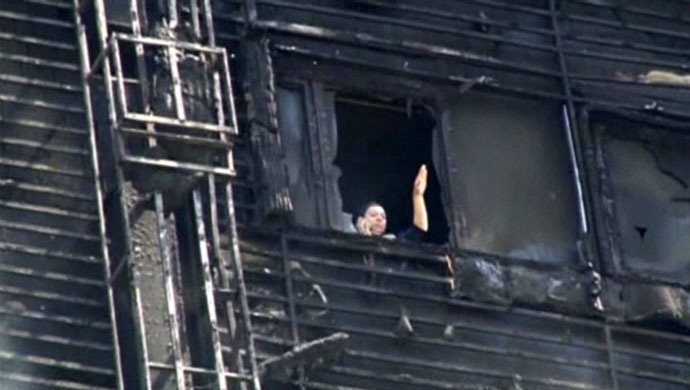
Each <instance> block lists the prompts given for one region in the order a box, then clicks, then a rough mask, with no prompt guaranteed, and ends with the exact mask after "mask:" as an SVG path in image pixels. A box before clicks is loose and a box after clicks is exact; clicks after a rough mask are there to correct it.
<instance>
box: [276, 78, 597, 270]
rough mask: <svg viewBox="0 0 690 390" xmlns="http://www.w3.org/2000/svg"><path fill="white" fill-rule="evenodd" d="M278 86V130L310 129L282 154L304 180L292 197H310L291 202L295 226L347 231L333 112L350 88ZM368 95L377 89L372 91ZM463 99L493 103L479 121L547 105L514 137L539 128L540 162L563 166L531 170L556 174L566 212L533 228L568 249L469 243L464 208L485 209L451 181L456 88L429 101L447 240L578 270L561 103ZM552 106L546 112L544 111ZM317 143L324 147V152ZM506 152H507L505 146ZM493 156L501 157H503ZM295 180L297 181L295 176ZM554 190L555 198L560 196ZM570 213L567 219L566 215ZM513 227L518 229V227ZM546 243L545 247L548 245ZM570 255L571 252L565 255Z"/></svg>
mask: <svg viewBox="0 0 690 390" xmlns="http://www.w3.org/2000/svg"><path fill="white" fill-rule="evenodd" d="M280 85H281V86H280V87H279V88H277V94H278V95H279V98H278V99H277V100H278V103H279V109H278V112H279V122H280V125H281V128H282V129H281V131H282V132H285V131H290V132H293V133H295V132H296V131H298V130H299V129H298V127H299V128H301V129H304V130H306V131H302V133H301V135H299V134H293V135H292V136H291V137H287V138H286V137H285V136H283V139H282V143H283V150H284V152H285V156H284V158H285V161H286V162H288V164H286V165H287V166H288V168H287V169H288V172H289V173H290V172H291V171H292V172H293V174H288V176H289V177H293V178H294V176H295V174H299V176H300V177H301V179H300V180H298V181H299V183H295V182H293V183H291V188H290V190H291V192H294V191H295V190H298V191H302V192H303V194H304V193H307V192H308V196H302V199H301V200H300V199H296V198H293V205H294V206H295V210H296V212H295V213H294V217H295V222H297V224H298V225H302V226H307V227H312V228H321V229H333V230H347V229H346V228H345V226H346V225H347V222H348V218H349V217H348V216H346V215H343V214H342V213H341V210H342V205H343V199H342V198H341V196H340V189H339V186H338V178H339V176H340V171H339V170H338V167H336V166H335V163H334V162H335V161H334V160H335V151H336V150H337V149H338V146H337V138H338V134H337V129H336V123H335V112H334V110H333V107H334V99H335V94H336V92H335V91H337V90H339V89H341V90H342V89H345V87H343V86H338V85H325V84H324V83H322V82H320V81H295V80H292V82H282V83H281V84H280ZM368 93H373V92H372V91H368ZM281 95H282V97H281ZM466 95H467V96H470V98H469V99H470V100H472V99H474V98H473V97H472V96H478V95H479V96H481V99H484V103H489V104H488V105H487V104H484V109H485V111H486V110H488V111H486V112H484V113H483V114H482V113H481V112H480V111H478V112H477V114H476V115H479V116H482V115H484V116H486V115H488V114H487V113H491V112H494V113H496V115H501V114H500V113H502V112H506V113H507V115H509V114H511V113H510V111H505V106H506V104H505V103H506V102H512V103H513V104H515V105H517V106H518V107H517V108H515V109H513V113H515V112H516V110H517V111H519V110H520V109H521V107H522V106H520V105H525V106H529V107H527V108H530V107H531V108H532V109H531V110H527V109H525V110H523V112H525V113H528V114H526V115H532V114H533V112H534V108H538V107H543V108H544V112H546V111H548V112H549V114H548V115H546V113H545V114H544V118H543V120H542V119H537V120H536V121H535V122H534V123H531V124H525V125H524V126H523V129H522V130H520V131H521V132H522V133H519V134H517V133H516V134H515V135H516V137H514V138H515V139H518V138H519V137H521V136H524V135H529V131H530V130H529V127H530V125H535V126H536V127H539V129H536V130H534V131H535V133H534V134H533V136H534V138H539V139H538V140H536V141H535V142H536V143H537V144H539V145H537V149H532V151H535V150H536V151H537V152H539V153H541V154H543V161H542V160H540V161H542V162H544V161H546V162H554V161H555V162H556V163H557V164H558V165H559V167H558V169H557V170H556V171H553V170H550V165H554V164H543V165H545V166H546V167H542V166H540V165H539V164H537V162H538V161H536V162H535V165H534V166H533V167H532V168H531V169H533V170H534V171H535V172H537V173H535V175H537V176H540V175H551V177H555V179H553V180H551V181H550V182H549V183H547V184H550V185H551V187H550V188H551V196H552V197H553V198H554V202H553V203H554V205H553V206H554V207H552V209H554V210H557V209H559V208H563V209H566V211H564V212H563V213H561V214H563V215H560V214H559V215H557V216H555V217H554V218H556V217H558V218H560V217H562V218H560V219H561V220H562V221H560V222H558V223H554V224H555V226H552V227H544V226H537V228H536V229H537V230H539V229H541V230H540V231H538V232H537V233H535V234H537V235H539V234H541V235H544V234H547V233H548V232H549V231H551V230H558V229H560V232H561V233H563V234H561V235H560V236H559V238H556V239H554V240H555V241H558V242H557V243H555V244H554V243H553V242H551V244H554V245H561V246H563V247H564V248H565V249H564V250H562V251H558V252H559V254H556V255H546V254H532V255H530V256H527V255H524V254H523V255H520V254H516V252H515V251H514V250H513V251H502V250H498V251H495V250H492V248H490V247H484V246H481V245H479V246H472V245H469V246H468V234H469V231H470V230H471V229H468V221H467V215H466V210H467V209H468V208H472V207H478V208H481V207H482V206H481V205H473V204H471V203H470V204H468V203H467V201H466V199H463V196H462V194H460V193H459V192H458V191H457V189H455V188H454V185H452V184H451V183H453V181H454V180H456V181H457V177H456V175H457V172H458V167H459V165H461V164H462V161H461V157H462V156H459V155H458V153H461V152H460V151H459V150H457V148H455V146H457V145H453V142H456V141H453V140H452V137H453V134H454V133H458V131H459V129H458V128H457V124H453V120H452V119H451V118H450V117H449V114H448V111H449V110H452V109H453V107H454V105H457V102H458V101H460V102H462V101H463V99H465V97H464V95H463V94H458V93H457V91H455V92H451V93H444V94H442V95H438V94H437V95H435V97H434V98H433V99H428V100H430V101H432V105H433V108H434V110H433V111H434V116H435V119H436V122H437V129H436V130H435V131H434V133H433V137H434V140H433V141H434V144H435V145H434V149H435V151H434V155H433V159H434V166H435V168H436V171H437V174H438V177H439V181H440V196H441V199H442V204H443V209H444V213H445V217H446V220H447V222H448V224H449V225H451V226H450V227H451V229H450V234H449V241H450V243H451V244H452V246H453V247H455V248H459V249H472V250H477V251H479V252H485V253H487V254H491V255H499V256H505V257H507V258H514V259H518V260H530V261H534V262H551V263H558V264H562V265H566V266H580V265H581V264H580V263H579V261H580V260H582V257H583V256H582V253H580V251H581V249H582V248H581V246H582V244H583V243H582V240H583V237H582V235H581V230H580V229H578V226H579V225H581V224H583V223H588V222H587V221H588V218H589V217H588V215H587V214H586V213H585V212H584V211H583V210H584V204H583V201H582V194H581V191H582V189H581V188H580V189H579V192H580V194H578V190H576V188H575V184H574V183H575V180H576V179H577V178H576V177H575V171H576V170H577V169H578V168H576V164H577V162H576V160H575V158H574V156H573V153H574V151H573V150H572V145H570V144H569V140H568V139H567V137H570V136H571V134H570V133H569V130H570V129H569V125H570V124H569V123H568V120H567V119H566V115H567V114H566V112H565V109H564V107H563V106H562V105H561V104H560V103H559V102H557V101H551V100H544V101H542V100H534V99H525V98H524V97H523V98H517V97H515V96H504V95H500V94H496V93H487V92H475V91H471V92H466ZM494 100H495V102H496V104H495V105H494V106H493V107H491V105H492V103H491V102H492V101H494ZM287 101H290V102H289V103H288V104H290V105H291V106H292V108H290V109H289V110H288V111H289V112H291V113H292V114H291V115H287V112H285V110H284V109H285V107H283V109H281V107H280V104H281V102H282V104H286V102H287ZM547 107H548V108H549V110H546V108H547ZM522 108H524V107H522ZM295 113H297V114H295ZM491 115H494V114H491ZM491 115H488V116H491ZM290 116H291V117H290ZM474 120H475V122H474V126H475V127H476V121H477V120H479V121H481V118H474ZM469 122H472V121H469ZM286 126H287V127H286ZM470 126H473V125H470ZM468 131H469V133H467V134H470V133H478V132H481V131H482V129H481V128H471V129H469V130H468ZM540 134H541V135H540ZM297 136H301V137H305V136H306V139H301V140H299V141H298V142H297V144H294V143H295V141H296V139H297V138H296V137H297ZM288 138H292V139H288ZM549 140H551V141H555V142H554V143H557V144H558V145H554V146H553V147H552V146H548V145H547V146H545V145H544V144H545V143H548V142H549ZM319 145H321V146H323V147H319ZM484 146H486V145H484ZM506 150H508V148H507V149H506ZM529 151H530V150H529V149H526V150H523V152H525V153H523V154H522V155H523V156H524V155H526V152H529ZM482 153H483V152H482ZM486 153H487V155H490V154H491V151H490V150H486ZM551 154H554V155H555V157H553V156H551ZM518 156H519V155H518ZM496 157H497V158H498V159H500V158H501V157H502V156H496ZM547 160H548V161H547ZM296 161H299V163H298V165H297V166H295V162H296ZM300 164H301V165H300ZM290 165H292V168H290ZM528 168H529V167H528ZM504 179H505V178H504ZM290 180H291V181H292V179H290ZM556 182H557V183H556ZM499 184H500V183H499ZM556 184H559V185H556ZM535 188H536V187H535ZM532 189H534V188H532ZM507 190H508V189H507ZM310 191H311V192H310ZM555 192H558V193H557V194H556V193H555ZM534 193H535V192H534V191H532V193H531V194H532V195H533V194H534ZM578 195H579V196H578ZM298 198H299V197H298ZM545 199H546V198H545ZM300 201H306V202H307V204H304V205H300V204H299V202H300ZM504 203H505V202H504ZM542 203H543V202H542ZM310 205H311V207H310ZM503 206H505V207H506V208H520V207H523V206H524V205H523V206H520V205H517V204H515V205H511V204H509V203H505V204H503ZM533 206H534V207H536V209H538V207H539V206H538V205H533ZM300 209H301V210H309V212H310V213H311V214H309V213H307V214H305V213H304V212H299V210H300ZM536 209H535V210H536ZM539 210H541V209H539ZM540 212H541V211H535V213H540ZM565 214H568V215H567V216H565ZM518 217H524V215H522V214H521V215H519V216H518ZM544 221H546V219H544V220H543V221H540V222H544ZM509 222H510V221H506V226H508V225H509ZM470 223H472V221H470ZM518 225H520V223H519V221H515V225H514V227H516V226H518ZM542 225H543V224H542ZM511 229H512V230H517V229H516V228H511ZM565 236H567V237H565ZM564 237H565V238H564ZM523 238H524V237H523ZM516 240H517V241H520V240H521V238H520V237H518V238H516ZM554 240H552V241H554ZM559 240H560V241H559ZM533 244H534V243H533ZM525 245H527V244H525ZM544 246H545V247H547V246H548V243H547V245H544ZM547 249H549V248H547ZM566 252H567V255H566V254H563V253H566Z"/></svg>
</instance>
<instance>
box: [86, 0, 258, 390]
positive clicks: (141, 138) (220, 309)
mask: <svg viewBox="0 0 690 390" xmlns="http://www.w3.org/2000/svg"><path fill="white" fill-rule="evenodd" d="M74 1H75V10H77V11H76V13H77V16H76V19H77V21H78V23H79V24H80V26H79V28H80V29H81V30H80V31H84V29H85V27H84V24H83V23H81V15H80V12H81V11H83V9H84V8H85V7H84V4H82V3H80V1H79V0H74ZM89 5H93V11H94V13H95V19H96V20H95V24H96V28H97V32H98V50H99V54H98V56H96V57H95V59H94V60H93V62H92V63H90V57H89V54H88V49H87V42H86V39H85V34H82V36H83V37H84V39H82V42H80V46H81V51H82V56H83V58H85V59H86V60H85V61H83V62H84V64H83V68H84V69H83V72H84V74H85V77H84V86H85V94H86V101H87V105H88V106H89V109H90V110H89V111H92V109H91V107H90V106H91V104H92V102H93V99H92V97H91V96H90V93H91V92H90V89H89V88H88V86H89V82H90V81H91V80H93V78H94V77H95V76H96V75H101V76H102V78H103V94H104V95H105V96H104V100H105V101H106V102H107V112H108V122H109V136H110V139H111V141H112V143H113V147H114V149H115V153H116V154H117V158H116V159H117V162H118V164H117V165H118V166H117V167H116V169H115V170H116V173H117V174H116V176H117V196H118V198H119V199H118V202H119V208H120V209H121V213H120V214H121V219H122V221H121V222H122V226H123V227H122V228H123V229H124V231H123V233H122V235H123V236H124V239H123V240H124V241H125V243H124V246H125V249H124V255H122V259H119V261H115V262H114V265H113V267H112V268H113V269H112V270H111V271H112V276H111V277H110V280H109V283H110V285H111V286H112V285H113V284H114V283H115V282H116V281H117V279H118V278H121V277H123V276H122V275H123V274H129V278H130V280H129V296H130V300H131V308H132V309H131V311H132V313H131V316H132V318H133V323H134V329H135V336H136V337H135V344H136V346H137V357H138V370H139V372H140V374H139V382H140V388H143V389H177V390H184V389H191V388H195V387H197V386H208V387H210V388H217V389H220V390H225V389H228V388H232V389H234V388H240V389H242V390H245V389H247V388H250V389H253V390H259V389H260V388H261V384H260V380H259V370H258V365H257V357H256V352H255V348H254V339H253V335H252V332H251V321H250V315H249V306H248V301H247V292H246V287H245V284H244V277H243V271H242V259H241V255H240V250H239V239H238V236H237V228H236V220H235V211H234V204H233V197H232V188H231V185H230V181H229V179H230V177H231V176H233V175H234V167H233V158H232V151H231V148H232V142H233V140H234V137H235V136H236V135H237V126H236V119H235V111H234V102H233V97H232V86H231V78H230V71H229V64H228V59H227V54H226V52H225V49H223V48H218V47H216V46H215V38H214V35H213V34H214V32H213V21H212V15H211V5H210V0H204V1H203V4H202V5H201V7H199V5H198V3H197V1H190V4H189V5H188V7H187V9H186V10H187V11H188V13H187V14H186V15H187V16H188V17H189V18H191V25H192V28H193V36H194V37H195V38H196V39H197V40H199V39H200V38H201V37H202V36H205V37H206V40H207V44H206V45H202V44H199V43H196V42H185V41H182V40H178V39H166V38H165V37H163V38H161V37H160V36H158V37H151V36H144V35H142V29H141V26H142V21H141V20H140V18H139V10H140V6H139V4H138V2H137V1H136V0H131V1H130V15H131V34H122V33H109V31H108V25H107V18H106V7H105V3H104V1H103V0H93V2H92V3H91V4H89ZM178 10H179V7H178V4H177V1H174V0H170V1H169V2H168V15H169V18H168V22H169V23H168V26H167V27H168V28H169V29H170V30H169V31H174V29H175V28H176V27H177V26H178V23H179V20H178V19H179V17H180V16H181V15H178ZM202 28H205V29H206V31H204V32H205V34H202ZM149 31H150V29H149ZM125 47H128V48H130V49H133V53H134V56H130V57H127V58H128V59H134V60H135V61H136V72H135V73H134V74H132V73H129V74H127V73H126V71H125V68H124V66H123V58H124V56H125V54H123V50H125V49H123V48H125ZM147 55H148V56H147ZM156 56H158V57H156ZM151 58H158V59H161V58H162V59H163V61H164V63H165V64H166V65H167V66H168V68H169V69H166V70H168V71H169V74H168V76H166V77H169V80H170V81H171V83H170V87H171V94H170V95H169V96H171V97H172V100H173V105H174V114H173V115H165V114H161V113H159V112H156V110H155V109H153V108H152V106H151V102H150V99H151V96H152V92H151V90H150V87H151V85H152V84H151V82H150V80H149V79H150V76H151V72H152V69H151V64H150V62H147V61H148V60H150V59H151ZM180 60H182V61H187V66H189V63H191V64H192V66H195V65H198V64H203V65H207V64H211V65H210V66H208V68H204V69H209V68H210V79H211V80H212V90H213V91H212V95H213V106H214V111H215V118H214V119H215V120H214V121H208V120H200V119H197V118H193V117H191V116H190V115H189V113H188V112H187V107H185V99H184V96H185V91H183V84H184V81H185V80H184V75H183V74H181V71H180V64H179V61H180ZM157 65H159V64H157ZM203 65H202V66H203ZM154 68H156V69H154V70H153V71H159V70H160V68H157V67H156V65H154ZM113 71H114V74H113ZM132 85H133V86H134V87H132ZM187 93H189V91H187ZM202 94H203V92H202ZM132 95H134V96H135V97H134V98H133V97H132ZM128 100H129V102H128ZM92 119H93V120H92V121H91V123H90V124H89V125H90V127H91V129H92V132H93V133H94V134H95V133H96V130H95V127H96V122H98V119H96V118H92ZM161 144H164V145H166V146H168V149H170V150H169V152H170V153H168V154H167V155H164V156H161V155H156V154H152V153H151V151H156V152H158V151H159V150H160V149H161V148H160V147H159V145H161ZM95 145H96V143H95V142H94V145H93V148H94V149H95V147H96V146H95ZM195 147H196V148H204V149H208V150H211V151H212V152H215V154H212V155H211V156H212V158H209V159H206V160H202V161H195V160H194V158H195V156H194V153H187V154H186V155H185V153H184V151H188V150H190V149H191V148H195ZM185 148H186V149H185ZM173 150H174V151H177V152H178V153H172V151H173ZM180 150H181V151H182V152H179V151H180ZM197 150H198V149H197ZM190 154H191V155H192V156H191V158H190V157H189V155H190ZM125 167H127V168H129V171H127V170H126V169H125ZM133 170H134V171H136V170H140V171H143V172H145V173H147V174H148V175H146V179H148V180H151V181H154V182H155V181H156V180H157V179H158V177H159V176H160V177H167V178H170V177H172V178H182V179H181V180H186V179H188V178H196V179H198V178H200V177H202V176H203V177H204V178H205V179H206V180H205V181H199V180H196V181H193V180H190V182H193V183H194V184H193V185H191V186H190V191H191V199H192V203H191V204H192V207H191V210H190V213H191V215H190V216H188V217H184V213H182V212H177V211H176V212H175V213H170V209H172V208H175V207H174V206H172V205H170V204H169V203H172V202H171V201H169V200H168V198H167V196H166V194H164V190H162V189H160V188H155V189H154V190H152V192H151V195H150V197H147V196H145V194H143V193H142V192H140V191H138V190H136V189H134V188H132V185H131V184H130V182H131V180H132V178H131V177H128V176H129V174H128V173H127V172H132V171H133ZM166 175H167V176H166ZM128 180H129V181H128ZM173 182H174V180H173ZM204 182H205V183H206V185H207V200H208V201H207V202H204V201H203V200H204V197H203V194H204V191H203V190H202V188H201V187H202V186H201V184H199V183H204ZM217 183H221V184H222V186H224V187H225V188H224V190H225V194H224V195H225V196H226V203H224V204H223V205H222V206H220V207H219V206H218V205H217V203H216V202H217V199H216V197H217V194H216V184H217ZM151 206H152V207H151ZM219 209H220V210H219ZM219 212H221V213H222V214H223V215H222V216H223V217H224V219H225V220H226V221H227V224H228V225H227V234H228V235H229V240H230V243H231V250H230V256H229V257H230V259H229V260H228V259H225V257H224V256H223V255H222V254H221V252H220V231H219V228H218V220H219V215H218V213H219ZM178 218H179V219H182V218H184V219H185V222H187V223H188V225H189V226H190V229H191V230H193V232H192V233H191V235H192V236H193V239H191V240H189V241H191V242H194V245H190V246H192V247H194V248H187V252H189V253H186V254H182V253H179V254H178V252H177V250H178V249H179V245H180V244H179V242H178V238H179V234H180V232H178V231H177V230H178V229H179V227H180V226H185V225H181V224H180V223H177V222H179V221H177V219H178ZM190 229H187V230H190ZM183 230H184V228H183ZM207 231H209V232H210V234H209V235H207ZM207 236H210V243H209V239H208V238H207ZM147 243H148V244H149V245H144V244H147ZM152 243H155V244H154V245H151V244H152ZM152 248H153V249H152ZM147 249H148V250H149V251H150V253H147ZM185 255H188V257H189V259H185V261H182V257H183V256H185ZM189 262H194V263H193V265H192V266H191V267H192V268H194V269H196V270H198V271H197V272H198V273H199V275H198V280H199V281H200V284H201V286H198V287H200V289H201V291H202V292H201V293H200V298H199V301H198V302H203V303H202V304H201V306H203V307H196V308H195V310H197V311H198V312H200V313H204V318H203V319H204V321H201V322H204V323H203V324H201V325H199V327H200V328H202V329H203V332H205V333H206V334H205V336H204V337H206V339H207V340H209V341H210V342H211V346H210V348H209V346H208V345H202V346H201V348H202V349H204V348H205V349H206V351H204V352H203V355H204V356H206V357H207V359H210V360H212V364H207V365H204V366H203V367H202V366H199V365H198V364H194V362H193V360H194V359H193V358H192V357H190V355H191V354H193V352H191V347H190V346H189V345H187V344H185V339H184V335H185V332H186V329H185V328H184V327H185V325H184V323H185V321H184V316H185V313H184V310H181V309H184V308H185V302H184V300H185V299H186V298H184V297H183V294H182V291H181V289H182V287H180V286H181V283H180V281H179V279H180V278H181V276H180V273H181V272H182V271H181V269H182V268H184V267H190V265H189ZM123 269H127V270H129V272H128V273H126V272H124V271H123ZM214 271H216V272H214ZM214 274H218V275H219V278H217V279H219V280H218V281H215V280H216V278H214ZM214 284H220V285H219V286H215V285H214ZM219 291H220V292H229V293H230V294H224V295H222V294H219V295H216V293H218V292H219ZM228 296H229V298H228ZM218 297H223V300H224V302H216V301H217V299H218ZM198 302H197V304H198ZM197 306H199V305H197ZM114 310H115V308H113V311H114ZM218 313H220V315H219V314H218ZM236 313H239V314H240V318H236ZM219 317H220V319H221V320H222V321H225V322H226V323H227V329H228V337H229V338H230V340H231V351H230V354H229V355H230V356H229V357H227V358H225V357H224V351H223V349H222V348H221V334H220V333H221V331H220V327H219ZM197 348H198V346H197ZM245 363H248V364H249V367H247V368H246V369H245ZM199 378H204V379H199ZM199 383H203V384H201V385H199Z"/></svg>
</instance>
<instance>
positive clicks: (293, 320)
mask: <svg viewBox="0 0 690 390" xmlns="http://www.w3.org/2000/svg"><path fill="white" fill-rule="evenodd" d="M288 256H289V253H288V242H287V237H285V234H282V233H281V234H280V257H281V261H282V263H283V274H284V277H285V295H286V296H287V301H288V313H289V314H290V333H291V334H292V346H293V348H294V347H297V346H298V345H299V343H300V338H299V329H298V328H297V313H296V310H295V291H294V288H293V280H292V271H291V270H290V260H289V258H288ZM299 385H300V387H302V388H303V387H304V367H299Z"/></svg>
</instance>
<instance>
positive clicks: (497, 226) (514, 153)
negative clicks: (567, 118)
mask: <svg viewBox="0 0 690 390" xmlns="http://www.w3.org/2000/svg"><path fill="white" fill-rule="evenodd" d="M444 106H445V107H446V110H445V111H444V113H443V121H444V132H445V137H446V138H445V149H446V153H447V154H449V156H450V158H451V160H452V163H451V164H452V166H451V167H450V169H449V172H450V174H449V176H450V189H451V193H452V197H453V207H454V212H455V218H456V219H457V220H458V222H457V223H456V225H457V226H459V230H461V231H460V232H459V236H460V238H459V241H460V245H461V246H464V247H467V248H471V249H477V250H481V251H485V252H489V253H495V254H501V255H508V256H511V257H516V258H521V259H531V260H539V261H569V260H571V259H573V257H574V256H575V253H576V250H575V248H576V245H575V243H576V240H577V227H578V224H577V223H578V222H577V208H576V207H577V202H576V197H575V190H574V181H573V178H572V169H571V163H570V158H569V152H568V147H567V139H566V136H565V130H564V127H563V117H562V107H561V106H560V105H558V104H556V103H550V102H546V101H539V100H524V99H518V98H512V97H502V96H498V95H489V94H483V93H478V92H477V93H475V92H470V93H466V94H464V95H462V96H460V97H457V98H453V99H450V100H449V101H447V102H446V103H445V104H444Z"/></svg>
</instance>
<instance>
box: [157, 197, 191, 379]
mask: <svg viewBox="0 0 690 390" xmlns="http://www.w3.org/2000/svg"><path fill="white" fill-rule="evenodd" d="M153 199H154V204H155V208H156V225H158V226H157V230H158V253H159V255H160V259H161V266H162V268H163V280H164V283H165V304H166V308H167V312H168V325H169V327H170V346H171V348H172V352H173V357H174V359H175V363H174V365H175V380H176V384H177V389H178V390H184V389H186V386H185V376H184V365H183V364H182V362H183V361H182V347H181V342H180V335H179V333H178V332H179V329H180V324H179V320H178V315H177V305H176V303H175V287H174V284H173V270H172V263H171V259H170V251H169V245H168V239H169V238H170V237H169V233H168V227H167V221H166V220H165V214H164V211H163V210H164V208H163V195H161V194H160V192H156V193H155V194H154V198H153Z"/></svg>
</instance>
